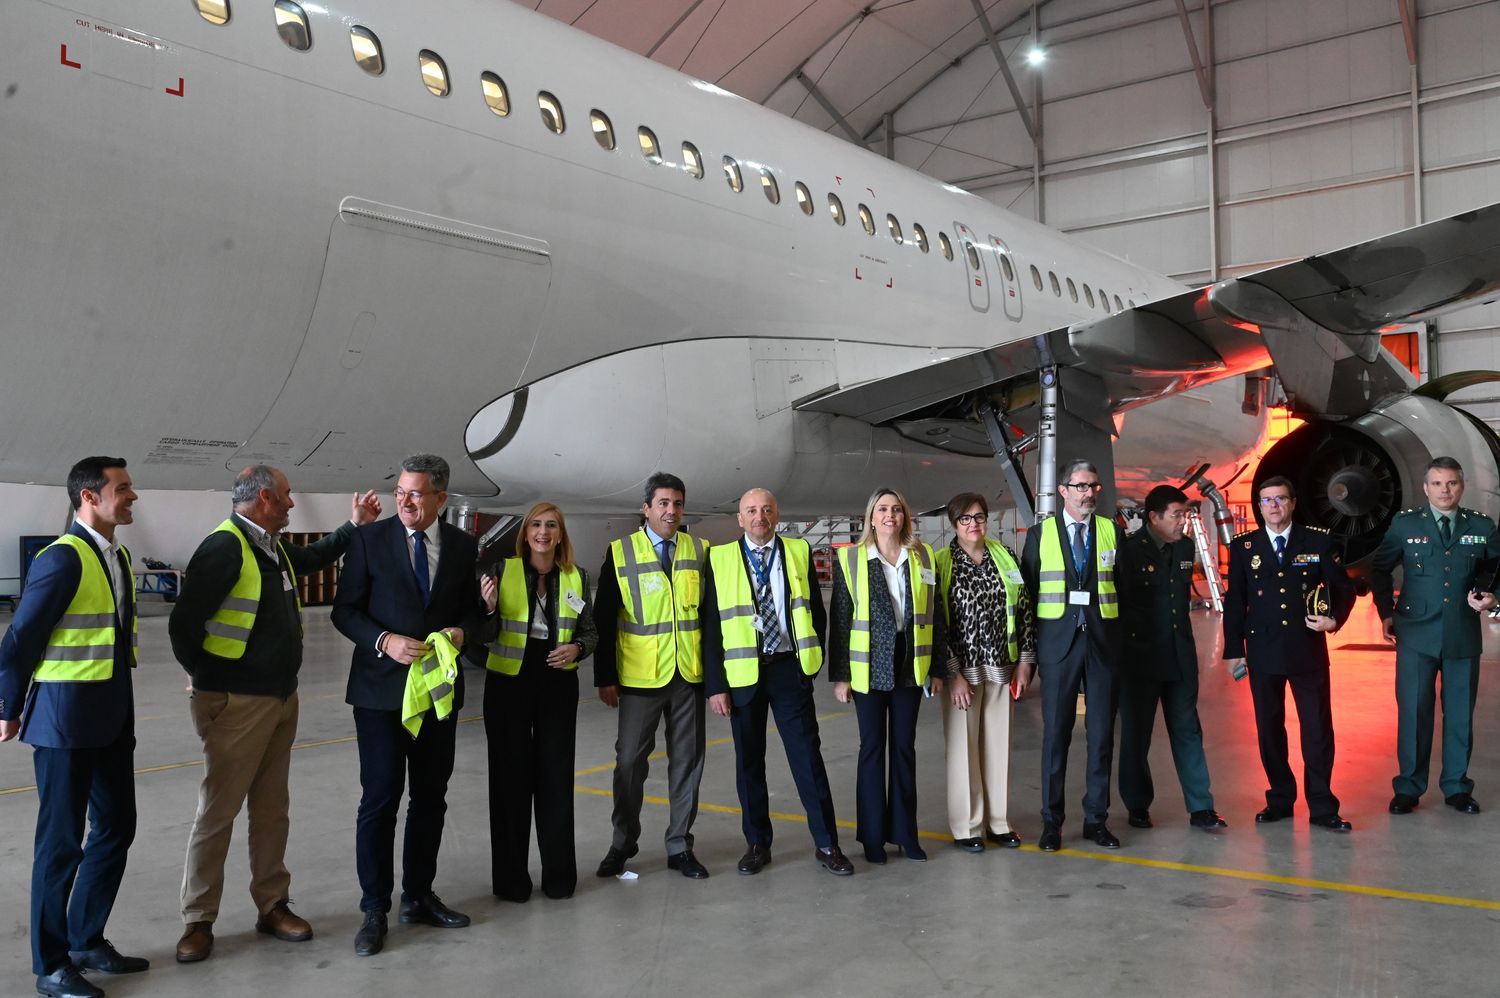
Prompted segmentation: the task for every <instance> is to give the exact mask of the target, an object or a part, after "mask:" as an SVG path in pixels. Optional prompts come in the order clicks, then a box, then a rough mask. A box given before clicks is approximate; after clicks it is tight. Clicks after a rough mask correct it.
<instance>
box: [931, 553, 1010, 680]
mask: <svg viewBox="0 0 1500 998" xmlns="http://www.w3.org/2000/svg"><path fill="white" fill-rule="evenodd" d="M984 546H985V549H986V550H988V551H989V553H990V560H991V561H993V562H994V563H995V568H996V570H997V571H999V573H1000V583H1001V585H1003V586H1004V587H1005V650H1006V652H1007V653H1008V654H1009V655H1010V660H1011V661H1012V662H1018V661H1020V658H1021V645H1020V640H1019V638H1018V636H1017V632H1016V604H1017V603H1018V602H1019V601H1020V599H1021V591H1022V590H1023V589H1024V588H1025V583H1023V582H1022V580H1021V568H1020V566H1019V565H1017V564H1016V560H1015V559H1014V558H1012V557H1011V556H1010V552H1009V551H1007V550H1005V545H1004V544H1001V543H1000V542H999V541H997V540H993V539H991V538H989V537H986V538H985V539H984ZM962 557H965V558H967V557H968V555H962ZM937 569H938V585H939V587H940V589H941V592H942V594H943V607H944V609H949V608H951V607H952V606H953V602H952V592H953V548H951V547H944V548H943V549H942V550H941V551H939V552H938V553H937ZM948 619H949V621H950V622H951V621H952V619H953V617H952V614H949V617H948Z"/></svg>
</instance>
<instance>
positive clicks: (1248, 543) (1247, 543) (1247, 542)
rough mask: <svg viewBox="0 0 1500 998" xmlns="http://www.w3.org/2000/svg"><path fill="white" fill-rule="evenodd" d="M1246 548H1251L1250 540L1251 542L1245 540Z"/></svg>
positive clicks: (1247, 549)
mask: <svg viewBox="0 0 1500 998" xmlns="http://www.w3.org/2000/svg"><path fill="white" fill-rule="evenodd" d="M1245 550H1246V551H1249V550H1250V542H1249V541H1246V542H1245Z"/></svg>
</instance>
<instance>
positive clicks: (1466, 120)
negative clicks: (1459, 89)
mask: <svg viewBox="0 0 1500 998" xmlns="http://www.w3.org/2000/svg"><path fill="white" fill-rule="evenodd" d="M1497 154H1500V92H1495V93H1486V94H1473V95H1470V96H1467V97H1455V98H1454V99H1452V100H1448V101H1443V102H1441V103H1435V104H1429V105H1427V106H1426V107H1425V108H1423V110H1422V162H1423V163H1424V164H1425V165H1427V166H1446V165H1450V164H1453V163H1463V162H1467V161H1470V160H1474V159H1482V158H1484V157H1487V156H1494V155H1497Z"/></svg>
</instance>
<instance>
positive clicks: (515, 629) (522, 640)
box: [485, 558, 583, 676]
mask: <svg viewBox="0 0 1500 998" xmlns="http://www.w3.org/2000/svg"><path fill="white" fill-rule="evenodd" d="M558 572H559V574H558V579H557V643H558V644H559V645H565V644H567V643H568V642H569V641H572V640H573V628H574V627H576V626H577V624H578V611H577V610H575V609H573V606H572V604H571V603H570V602H569V601H568V598H569V597H570V596H571V597H575V598H579V599H581V598H582V597H583V573H582V572H581V571H579V569H578V566H577V565H574V566H573V567H572V568H562V569H558ZM531 603H532V600H531V594H530V593H529V592H527V591H526V566H525V565H523V564H522V563H521V559H520V558H507V559H505V565H504V566H503V568H502V569H501V572H500V602H499V603H498V604H497V605H496V607H495V609H496V610H497V611H498V612H497V614H496V616H497V617H498V618H499V622H500V631H499V633H497V634H496V635H495V641H494V643H493V644H491V645H490V654H489V658H487V659H486V660H485V667H486V668H488V669H489V670H490V671H491V672H498V673H501V674H502V675H506V676H515V675H519V674H520V672H521V659H522V658H523V657H524V656H525V654H526V639H527V638H529V637H530V636H531V622H530V620H529V615H530V613H531ZM563 668H564V669H576V668H578V662H577V660H576V659H575V660H574V661H572V662H570V663H568V664H567V665H565V666H563Z"/></svg>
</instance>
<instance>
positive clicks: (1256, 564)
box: [1245, 542, 1260, 568]
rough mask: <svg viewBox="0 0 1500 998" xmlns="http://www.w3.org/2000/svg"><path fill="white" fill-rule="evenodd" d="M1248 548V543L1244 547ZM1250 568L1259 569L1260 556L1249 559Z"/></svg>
mask: <svg viewBox="0 0 1500 998" xmlns="http://www.w3.org/2000/svg"><path fill="white" fill-rule="evenodd" d="M1249 546H1250V544H1249V542H1246V544H1245V547H1249ZM1250 567H1251V568H1259V567H1260V555H1254V556H1253V557H1251V559H1250Z"/></svg>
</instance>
